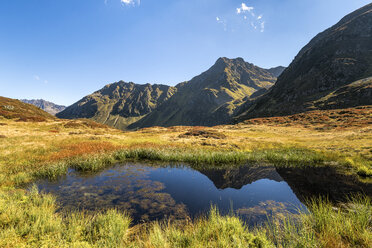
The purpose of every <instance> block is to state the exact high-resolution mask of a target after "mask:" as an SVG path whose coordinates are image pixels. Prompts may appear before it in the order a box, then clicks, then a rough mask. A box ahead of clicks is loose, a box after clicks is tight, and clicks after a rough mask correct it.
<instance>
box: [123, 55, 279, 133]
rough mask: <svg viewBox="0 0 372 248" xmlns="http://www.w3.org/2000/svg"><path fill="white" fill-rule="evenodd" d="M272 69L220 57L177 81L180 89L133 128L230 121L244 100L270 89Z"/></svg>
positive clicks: (203, 124)
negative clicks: (192, 74) (199, 71)
mask: <svg viewBox="0 0 372 248" xmlns="http://www.w3.org/2000/svg"><path fill="white" fill-rule="evenodd" d="M275 81H276V77H274V76H273V75H272V74H271V73H270V72H268V71H267V70H265V69H262V68H260V67H257V66H255V65H253V64H250V63H247V62H245V61H244V60H243V59H242V58H237V59H227V58H219V59H218V60H217V62H216V63H215V64H214V65H213V66H212V67H211V68H210V69H209V70H207V71H206V72H204V73H202V74H201V75H199V76H196V77H194V78H193V79H192V80H190V81H188V82H184V83H181V84H178V85H177V86H176V88H177V92H176V93H175V94H174V95H173V96H172V97H171V98H170V99H169V100H168V101H166V102H164V103H163V104H162V105H160V106H159V107H158V108H156V109H155V110H154V111H153V112H151V113H150V114H148V115H147V116H145V117H144V118H143V119H141V120H139V121H138V122H136V123H133V124H132V125H130V126H129V127H130V128H142V127H150V126H176V125H188V126H196V125H200V126H213V125H218V124H223V123H227V122H229V121H230V120H231V117H232V116H233V115H234V111H235V110H236V108H237V107H238V106H239V105H240V104H241V103H242V102H244V101H243V99H246V98H247V97H248V98H249V96H251V95H252V94H253V93H255V92H257V91H259V90H262V89H268V88H270V87H271V86H272V85H273V84H274V83H275Z"/></svg>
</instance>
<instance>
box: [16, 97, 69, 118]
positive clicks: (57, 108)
mask: <svg viewBox="0 0 372 248" xmlns="http://www.w3.org/2000/svg"><path fill="white" fill-rule="evenodd" d="M21 101H22V102H24V103H28V104H32V105H35V106H36V107H38V108H41V109H42V110H44V111H45V112H47V113H49V114H51V115H56V114H57V113H59V112H61V111H63V110H64V109H65V108H66V106H62V105H57V104H54V103H52V102H48V101H45V100H43V99H37V100H35V99H32V100H27V99H21Z"/></svg>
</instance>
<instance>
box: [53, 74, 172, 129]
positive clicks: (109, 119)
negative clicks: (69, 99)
mask: <svg viewBox="0 0 372 248" xmlns="http://www.w3.org/2000/svg"><path fill="white" fill-rule="evenodd" d="M175 92H176V88H174V87H170V86H166V85H150V84H145V85H139V84H134V83H126V82H123V81H120V82H117V83H113V84H109V85H106V86H105V87H104V88H102V89H101V90H99V91H96V92H94V93H93V94H91V95H88V96H86V97H84V98H83V99H81V100H80V101H78V102H77V103H75V104H73V105H71V106H69V107H67V108H66V109H65V110H64V111H62V112H60V113H58V114H57V117H59V118H66V119H75V118H89V119H92V120H94V121H97V122H100V123H103V124H107V125H109V126H112V127H116V128H118V129H125V128H126V127H127V126H128V125H129V124H131V123H133V122H135V121H137V120H139V119H141V118H142V117H143V116H145V115H146V114H148V113H150V112H151V111H152V110H153V109H155V108H156V107H157V106H158V105H159V104H161V103H163V102H164V101H166V100H168V99H169V97H170V96H172V95H173V94H174V93H175Z"/></svg>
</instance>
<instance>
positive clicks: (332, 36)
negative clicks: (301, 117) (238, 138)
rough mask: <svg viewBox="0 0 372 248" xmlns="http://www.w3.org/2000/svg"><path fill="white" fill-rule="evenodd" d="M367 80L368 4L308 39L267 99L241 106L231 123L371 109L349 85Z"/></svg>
mask: <svg viewBox="0 0 372 248" xmlns="http://www.w3.org/2000/svg"><path fill="white" fill-rule="evenodd" d="M371 76H372V4H368V5H366V6H365V7H363V8H361V9H359V10H357V11H355V12H353V13H351V14H349V15H348V16H346V17H344V18H343V19H342V20H341V21H340V22H339V23H337V24H336V25H334V26H333V27H331V28H329V29H327V30H326V31H324V32H322V33H320V34H318V35H317V36H316V37H315V38H313V39H312V40H311V41H310V43H309V44H307V45H306V46H305V47H304V48H303V49H302V50H301V51H300V52H299V54H298V55H297V56H296V57H295V59H294V60H293V62H292V63H291V64H290V66H289V67H288V68H287V69H286V70H285V71H284V72H283V73H282V74H281V75H280V77H279V78H278V81H277V82H276V84H275V86H274V87H272V88H271V89H270V91H269V92H268V93H267V94H265V95H263V96H262V97H260V98H259V99H257V100H256V101H253V102H252V101H251V102H249V101H247V102H246V103H245V104H244V105H243V106H244V108H243V107H242V108H241V109H240V110H239V116H238V118H237V121H240V120H245V119H249V118H255V117H268V116H278V115H289V114H295V113H299V112H304V111H308V110H315V109H323V108H338V107H351V106H357V105H359V104H365V105H371V104H372V98H371V95H370V93H368V92H370V87H368V86H366V85H365V87H364V86H363V87H362V88H361V86H360V84H361V81H359V82H358V83H353V82H355V81H358V80H361V79H366V78H368V77H371ZM366 80H367V81H369V82H370V80H369V79H366ZM365 84H368V83H365ZM358 85H359V86H358ZM350 90H353V91H350ZM342 92H343V93H342ZM353 92H354V93H358V95H355V94H354V93H353ZM363 92H364V93H363ZM359 93H360V94H359ZM332 94H333V95H332ZM335 94H336V95H337V96H338V97H335ZM331 95H332V96H333V97H332V96H331ZM327 99H328V100H327Z"/></svg>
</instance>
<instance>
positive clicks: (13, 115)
mask: <svg viewBox="0 0 372 248" xmlns="http://www.w3.org/2000/svg"><path fill="white" fill-rule="evenodd" d="M0 117H2V118H6V119H14V120H18V121H33V122H39V121H47V120H53V119H56V118H55V117H54V116H52V115H51V114H49V113H47V112H45V111H43V110H41V109H40V108H38V107H36V106H34V105H31V104H28V103H24V102H21V101H19V100H16V99H11V98H6V97H1V96H0Z"/></svg>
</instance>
